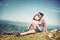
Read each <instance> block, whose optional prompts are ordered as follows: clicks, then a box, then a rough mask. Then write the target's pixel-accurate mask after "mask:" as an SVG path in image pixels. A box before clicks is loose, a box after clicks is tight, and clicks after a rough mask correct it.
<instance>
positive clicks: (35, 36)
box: [0, 31, 60, 40]
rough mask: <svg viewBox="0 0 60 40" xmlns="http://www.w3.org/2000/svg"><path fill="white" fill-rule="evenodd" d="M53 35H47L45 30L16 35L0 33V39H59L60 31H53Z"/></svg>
mask: <svg viewBox="0 0 60 40" xmlns="http://www.w3.org/2000/svg"><path fill="white" fill-rule="evenodd" d="M54 35H55V36H54V37H55V39H54V37H52V38H51V37H48V35H47V34H46V33H45V32H41V33H36V34H30V35H25V36H19V37H16V36H15V35H0V40H60V31H57V32H56V33H54Z"/></svg>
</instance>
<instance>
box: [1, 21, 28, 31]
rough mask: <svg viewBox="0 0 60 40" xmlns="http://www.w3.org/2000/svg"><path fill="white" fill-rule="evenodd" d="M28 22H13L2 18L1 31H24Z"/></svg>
mask: <svg viewBox="0 0 60 40" xmlns="http://www.w3.org/2000/svg"><path fill="white" fill-rule="evenodd" d="M27 25H28V23H25V22H13V21H6V20H0V32H1V31H20V32H24V30H25V29H26V27H27Z"/></svg>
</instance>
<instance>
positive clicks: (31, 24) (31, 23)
mask: <svg viewBox="0 0 60 40" xmlns="http://www.w3.org/2000/svg"><path fill="white" fill-rule="evenodd" d="M30 27H33V28H34V29H36V25H35V24H34V23H33V21H32V22H30V23H29V25H28V27H27V29H30Z"/></svg>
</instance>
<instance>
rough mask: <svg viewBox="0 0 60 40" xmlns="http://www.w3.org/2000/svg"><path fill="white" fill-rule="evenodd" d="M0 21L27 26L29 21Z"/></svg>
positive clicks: (0, 21) (1, 21)
mask: <svg viewBox="0 0 60 40" xmlns="http://www.w3.org/2000/svg"><path fill="white" fill-rule="evenodd" d="M0 23H7V24H13V25H20V26H27V25H28V23H27V22H13V21H6V20H0Z"/></svg>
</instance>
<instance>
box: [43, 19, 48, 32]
mask: <svg viewBox="0 0 60 40" xmlns="http://www.w3.org/2000/svg"><path fill="white" fill-rule="evenodd" d="M42 22H43V25H44V28H45V31H46V32H47V33H48V30H47V27H46V22H45V20H44V19H43V20H42Z"/></svg>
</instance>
